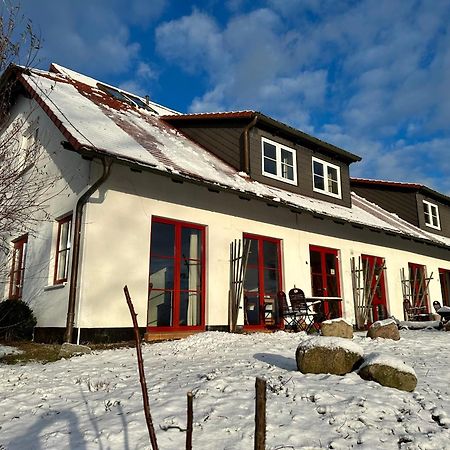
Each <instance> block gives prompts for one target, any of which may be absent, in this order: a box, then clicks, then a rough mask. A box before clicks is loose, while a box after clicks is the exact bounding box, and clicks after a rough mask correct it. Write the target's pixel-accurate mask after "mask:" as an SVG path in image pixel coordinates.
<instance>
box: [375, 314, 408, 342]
mask: <svg viewBox="0 0 450 450" xmlns="http://www.w3.org/2000/svg"><path fill="white" fill-rule="evenodd" d="M367 337H370V338H372V339H376V338H384V339H393V340H394V341H398V340H399V339H400V332H399V331H398V326H397V323H396V322H395V320H394V319H385V320H378V321H377V322H374V323H373V324H372V325H371V326H370V328H369V330H368V331H367Z"/></svg>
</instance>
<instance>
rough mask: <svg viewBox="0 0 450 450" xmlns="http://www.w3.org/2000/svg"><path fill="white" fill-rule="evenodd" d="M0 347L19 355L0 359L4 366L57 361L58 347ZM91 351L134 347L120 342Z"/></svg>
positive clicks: (94, 346) (26, 344) (14, 344)
mask: <svg viewBox="0 0 450 450" xmlns="http://www.w3.org/2000/svg"><path fill="white" fill-rule="evenodd" d="M0 345H6V346H8V347H15V348H17V349H18V350H20V351H21V353H18V354H13V355H5V356H3V357H0V363H4V364H26V363H29V362H40V363H43V364H46V363H50V362H54V361H58V359H60V357H59V350H60V348H61V346H60V345H56V344H39V343H36V342H30V341H17V342H0ZM89 347H90V348H91V349H92V350H110V349H115V348H127V347H134V342H120V343H117V344H92V345H89Z"/></svg>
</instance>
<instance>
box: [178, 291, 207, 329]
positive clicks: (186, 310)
mask: <svg viewBox="0 0 450 450" xmlns="http://www.w3.org/2000/svg"><path fill="white" fill-rule="evenodd" d="M201 306H202V302H201V297H200V293H199V292H181V293H180V317H179V325H180V326H196V325H200V318H201Z"/></svg>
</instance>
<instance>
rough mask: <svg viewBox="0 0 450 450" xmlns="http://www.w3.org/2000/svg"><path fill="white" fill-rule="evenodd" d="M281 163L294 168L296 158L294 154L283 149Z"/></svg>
mask: <svg viewBox="0 0 450 450" xmlns="http://www.w3.org/2000/svg"><path fill="white" fill-rule="evenodd" d="M281 162H282V163H283V164H288V165H290V166H293V165H294V157H293V155H292V152H291V151H289V150H285V149H284V148H282V149H281Z"/></svg>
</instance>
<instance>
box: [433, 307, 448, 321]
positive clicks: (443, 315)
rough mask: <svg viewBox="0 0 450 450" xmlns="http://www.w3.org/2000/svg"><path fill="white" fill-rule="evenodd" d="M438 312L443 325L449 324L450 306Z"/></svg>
mask: <svg viewBox="0 0 450 450" xmlns="http://www.w3.org/2000/svg"><path fill="white" fill-rule="evenodd" d="M436 312H437V313H438V314H439V315H440V316H441V322H442V323H447V322H448V321H449V320H450V307H449V306H441V307H440V308H439V309H438V310H437V311H436Z"/></svg>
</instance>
